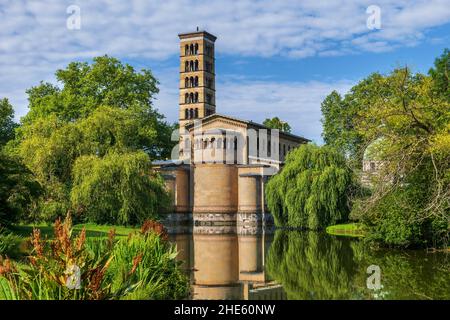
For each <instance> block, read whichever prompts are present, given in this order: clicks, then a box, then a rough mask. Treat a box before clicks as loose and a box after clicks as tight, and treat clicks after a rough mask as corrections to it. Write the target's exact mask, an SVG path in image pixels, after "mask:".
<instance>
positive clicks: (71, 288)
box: [0, 216, 188, 300]
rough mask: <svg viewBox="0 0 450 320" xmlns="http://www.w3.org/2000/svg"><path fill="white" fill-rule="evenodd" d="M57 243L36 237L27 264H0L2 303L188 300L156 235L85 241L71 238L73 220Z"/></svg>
mask: <svg viewBox="0 0 450 320" xmlns="http://www.w3.org/2000/svg"><path fill="white" fill-rule="evenodd" d="M54 233H55V236H54V239H52V240H48V241H44V240H43V239H41V235H40V232H39V230H37V229H34V230H33V235H32V239H31V242H32V245H33V251H32V253H31V256H30V257H29V264H27V265H25V266H20V267H19V266H17V265H16V264H14V263H12V262H11V261H10V260H8V259H2V260H0V299H33V300H34V299H37V300H53V299H57V300H78V299H89V300H91V299H95V300H97V299H129V298H139V299H171V298H183V297H185V296H186V295H187V288H188V281H187V277H186V276H185V275H184V274H182V272H181V271H180V270H179V268H178V262H176V260H175V258H176V255H177V253H176V251H175V248H174V247H173V246H172V245H171V244H169V243H168V242H167V241H165V240H163V239H162V238H161V237H160V236H159V235H158V234H157V233H156V232H154V231H153V230H152V229H148V232H147V233H136V234H130V236H129V238H128V239H119V240H117V239H116V238H115V234H114V231H111V232H110V233H109V236H108V238H107V239H93V240H90V241H89V243H87V241H86V232H85V230H84V229H83V230H82V232H81V233H80V234H79V235H78V236H77V237H76V238H73V237H72V223H71V219H70V216H68V217H67V218H66V220H65V221H64V222H63V223H62V222H61V221H60V220H57V221H56V222H55V227H54Z"/></svg>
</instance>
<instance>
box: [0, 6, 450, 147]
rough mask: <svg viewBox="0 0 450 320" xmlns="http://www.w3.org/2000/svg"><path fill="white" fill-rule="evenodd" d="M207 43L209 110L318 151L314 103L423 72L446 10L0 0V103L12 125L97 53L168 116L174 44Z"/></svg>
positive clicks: (173, 101) (174, 106) (448, 20)
mask: <svg viewBox="0 0 450 320" xmlns="http://www.w3.org/2000/svg"><path fill="white" fill-rule="evenodd" d="M197 27H199V28H200V29H201V30H207V31H208V32H210V33H212V34H214V35H215V36H217V38H218V39H217V40H216V95H217V97H216V111H217V112H218V113H221V114H226V115H230V116H234V117H238V118H242V119H245V120H253V121H256V122H262V121H263V120H264V119H265V118H269V117H274V116H278V117H279V118H281V119H282V120H285V121H287V122H288V123H289V124H290V125H291V127H292V131H293V133H294V134H298V135H301V136H304V137H306V138H308V139H311V140H313V141H314V142H316V143H321V142H322V139H321V132H322V128H321V122H320V119H321V112H320V104H321V102H322V101H323V99H324V98H325V97H326V96H327V95H328V94H329V93H331V92H332V91H333V90H336V91H338V92H340V93H342V94H345V93H346V92H347V91H348V90H349V89H350V88H351V87H352V86H353V85H355V84H356V83H357V82H358V81H360V80H361V79H363V78H364V77H366V76H368V75H369V74H370V73H372V72H380V73H388V72H389V71H390V70H392V69H393V68H395V67H399V66H404V65H408V66H410V67H411V68H412V69H413V70H415V71H417V72H422V73H426V72H428V70H429V68H430V67H432V65H433V62H434V59H435V58H436V57H437V56H439V55H440V54H442V52H443V51H444V49H445V48H450V0H427V1H423V0H410V1H406V0H370V1H364V0H361V1H350V0H347V1H344V0H328V1H321V0H304V1H302V0H293V1H289V0H277V1H274V0H271V1H260V0H251V1H250V0H239V1H232V0H220V1H219V0H209V1H198V0H176V1H174V0H163V1H160V0H146V1H145V0H128V1H118V0H116V1H113V0H96V1H88V0H78V1H76V0H69V1H65V0H42V1H35V0H33V1H31V0H30V1H26V0H0V98H3V97H7V98H8V99H9V100H10V102H11V103H12V104H13V106H14V109H15V117H16V120H17V121H19V119H20V117H22V116H24V115H25V114H26V113H27V110H28V107H27V95H26V93H25V90H26V89H28V88H30V87H32V86H35V85H37V84H39V82H40V81H48V82H52V83H55V84H56V80H55V77H54V73H55V71H56V70H57V69H60V68H64V67H65V66H66V65H67V64H68V63H69V62H71V61H91V59H92V58H93V57H95V56H99V55H104V54H108V55H111V56H114V57H116V58H118V59H120V60H122V61H123V62H126V63H129V64H130V65H132V66H133V67H135V68H136V69H137V70H140V69H142V68H145V69H151V71H152V73H153V75H154V76H155V77H156V78H157V79H158V80H159V81H160V85H159V89H160V92H159V94H158V95H157V97H156V100H155V101H154V106H155V107H156V108H157V109H158V110H159V112H160V113H162V114H164V115H165V116H166V118H167V120H168V121H170V122H175V121H177V117H178V86H179V84H178V71H179V70H178V67H179V44H178V34H179V33H183V32H189V31H194V30H196V28H197Z"/></svg>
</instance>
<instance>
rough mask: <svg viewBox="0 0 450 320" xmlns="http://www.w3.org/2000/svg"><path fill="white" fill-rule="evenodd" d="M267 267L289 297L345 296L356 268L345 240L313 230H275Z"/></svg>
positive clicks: (349, 289) (347, 293) (337, 297)
mask: <svg viewBox="0 0 450 320" xmlns="http://www.w3.org/2000/svg"><path fill="white" fill-rule="evenodd" d="M267 269H268V272H269V274H270V275H271V276H273V278H274V279H277V280H278V281H280V282H281V283H282V284H283V286H284V289H285V290H286V292H287V295H288V298H289V299H345V298H348V296H349V292H350V291H351V280H352V276H353V275H354V274H355V272H356V264H355V262H354V261H353V253H352V250H351V248H350V243H349V241H336V240H335V239H332V238H331V237H326V236H325V237H324V236H323V235H322V234H319V233H317V232H296V231H291V232H277V233H276V235H275V240H274V243H273V244H272V248H271V250H270V252H269V257H268V261H267Z"/></svg>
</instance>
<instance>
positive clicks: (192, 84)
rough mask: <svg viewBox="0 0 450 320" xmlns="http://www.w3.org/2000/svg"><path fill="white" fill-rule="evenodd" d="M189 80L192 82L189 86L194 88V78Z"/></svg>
mask: <svg viewBox="0 0 450 320" xmlns="http://www.w3.org/2000/svg"><path fill="white" fill-rule="evenodd" d="M189 80H190V83H189V85H190V86H191V87H193V86H194V77H191V78H190V79H189Z"/></svg>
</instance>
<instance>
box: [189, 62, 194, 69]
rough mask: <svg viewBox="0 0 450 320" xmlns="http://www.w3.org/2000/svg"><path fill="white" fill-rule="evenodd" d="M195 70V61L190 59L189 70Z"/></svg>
mask: <svg viewBox="0 0 450 320" xmlns="http://www.w3.org/2000/svg"><path fill="white" fill-rule="evenodd" d="M193 70H194V61H189V71H193Z"/></svg>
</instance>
